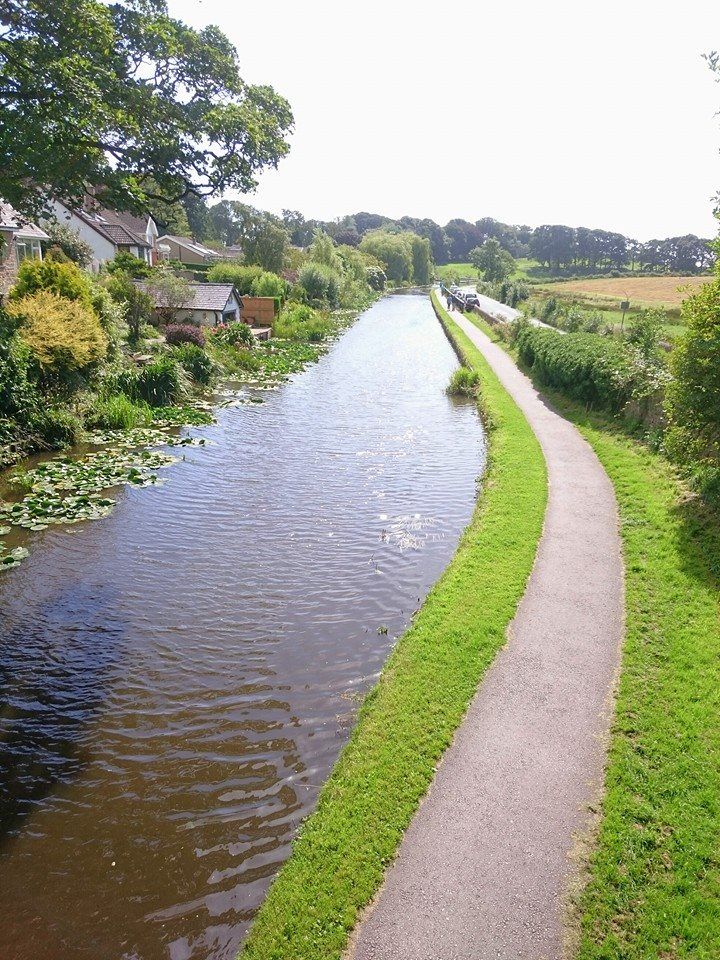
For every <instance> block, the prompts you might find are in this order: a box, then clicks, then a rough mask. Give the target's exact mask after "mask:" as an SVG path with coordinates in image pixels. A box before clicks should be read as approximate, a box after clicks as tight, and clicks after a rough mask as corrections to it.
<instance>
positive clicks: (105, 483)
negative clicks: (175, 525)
mask: <svg viewBox="0 0 720 960" xmlns="http://www.w3.org/2000/svg"><path fill="white" fill-rule="evenodd" d="M160 413H162V417H163V418H162V419H159V422H160V423H163V424H167V425H169V426H176V425H180V424H182V423H187V422H188V419H190V420H191V422H193V423H203V424H205V423H210V422H213V419H214V418H213V417H212V414H210V413H208V411H206V410H194V409H193V408H166V409H165V411H164V412H163V411H160ZM90 442H91V443H93V444H95V445H97V446H101V447H105V449H102V450H97V451H95V452H94V453H89V454H87V455H86V456H84V457H82V458H78V459H73V458H72V457H69V456H59V457H55V458H53V459H52V460H46V461H45V462H44V463H40V464H38V465H37V466H36V467H34V468H33V469H31V470H24V471H22V472H18V474H16V477H15V483H14V486H15V489H17V490H18V491H22V492H24V493H25V496H24V497H23V498H22V499H21V500H18V501H13V502H6V501H2V500H0V536H3V535H5V534H7V533H10V531H11V529H12V528H13V527H19V528H21V529H24V530H30V531H33V532H36V531H41V530H46V529H47V528H48V526H49V525H50V524H72V523H79V522H80V521H81V520H99V519H101V518H102V517H106V516H108V514H109V513H110V512H111V511H112V509H113V507H114V505H115V501H114V500H112V499H110V498H109V497H106V496H102V495H101V493H102V492H103V491H105V490H109V489H112V488H113V487H120V486H124V485H126V486H132V487H139V488H142V487H149V486H156V485H158V484H161V483H162V482H163V481H162V478H161V477H160V476H159V475H158V473H157V471H158V470H160V469H162V468H164V467H168V466H170V465H171V464H173V463H177V462H178V457H175V456H172V455H171V454H169V453H165V452H163V451H160V450H156V449H152V448H153V447H159V446H164V447H190V446H204V445H205V443H206V442H207V441H206V440H205V438H204V437H178V436H168V434H167V432H165V431H164V430H162V429H159V428H157V427H151V428H138V429H134V430H128V431H121V430H108V431H104V432H98V433H95V434H93V435H91V437H90ZM26 556H27V549H26V548H25V547H16V548H15V549H14V550H10V551H7V550H6V549H5V548H4V547H3V545H2V544H1V543H0V570H5V569H8V568H9V567H14V566H16V565H17V564H18V563H20V561H21V560H23V559H24V558H25V557H26Z"/></svg>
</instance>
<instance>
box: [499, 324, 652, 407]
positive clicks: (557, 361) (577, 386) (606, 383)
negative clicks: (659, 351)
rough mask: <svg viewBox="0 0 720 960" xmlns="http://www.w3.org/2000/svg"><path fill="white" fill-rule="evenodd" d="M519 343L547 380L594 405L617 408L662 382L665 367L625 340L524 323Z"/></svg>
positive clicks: (522, 356) (525, 360)
mask: <svg viewBox="0 0 720 960" xmlns="http://www.w3.org/2000/svg"><path fill="white" fill-rule="evenodd" d="M516 343H517V347H518V351H519V354H520V359H521V360H522V361H523V363H525V364H526V365H527V366H528V367H530V368H531V369H532V372H533V373H534V374H535V375H536V376H537V377H538V379H539V380H540V381H542V383H544V384H547V385H548V386H550V387H555V388H557V389H558V390H562V391H563V393H565V394H566V395H567V396H569V397H572V398H574V399H575V400H580V401H582V402H583V403H586V404H589V405H590V406H593V407H599V408H602V409H605V410H610V411H612V412H617V411H620V410H622V409H623V407H625V406H626V405H627V404H628V403H629V402H630V401H631V400H640V399H642V398H644V397H647V396H649V395H650V394H652V393H653V392H654V391H655V390H656V388H657V386H658V381H659V373H660V371H659V370H657V369H656V368H655V367H653V366H652V365H650V364H648V362H647V361H645V360H644V358H643V357H642V355H641V354H640V353H639V352H638V351H637V350H636V349H635V348H634V347H632V346H631V345H630V344H627V343H625V342H624V341H622V340H617V339H614V338H612V337H603V336H599V335H598V334H594V333H567V334H565V335H561V334H559V333H557V332H556V331H555V330H547V329H544V328H541V327H533V326H531V325H530V324H521V325H520V327H519V329H518V332H517V338H516Z"/></svg>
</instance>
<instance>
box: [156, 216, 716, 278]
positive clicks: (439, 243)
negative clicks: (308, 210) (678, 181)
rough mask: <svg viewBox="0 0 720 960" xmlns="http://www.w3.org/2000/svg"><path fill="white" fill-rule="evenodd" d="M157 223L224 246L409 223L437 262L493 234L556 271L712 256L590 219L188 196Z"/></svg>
mask: <svg viewBox="0 0 720 960" xmlns="http://www.w3.org/2000/svg"><path fill="white" fill-rule="evenodd" d="M153 213H154V214H155V216H156V218H157V219H158V220H159V221H160V223H161V225H162V226H164V227H165V228H167V229H168V230H169V231H170V232H173V233H181V234H182V233H191V234H192V235H193V236H194V237H195V239H197V240H201V241H204V242H205V243H208V244H216V245H220V246H223V247H233V246H242V245H243V244H244V243H245V242H246V241H247V240H248V238H249V237H250V236H251V235H252V236H257V233H258V230H261V231H263V230H268V229H280V230H282V231H284V233H285V235H286V238H287V242H288V243H290V244H292V245H294V246H298V247H307V246H309V244H310V243H312V240H313V234H314V231H315V229H316V228H318V227H320V228H322V229H323V230H324V231H325V232H326V233H328V234H329V235H330V236H331V237H332V238H333V239H334V240H335V242H336V243H338V244H346V245H348V246H351V247H356V246H359V245H360V242H361V241H362V239H363V237H364V236H365V235H366V234H367V233H369V232H370V231H374V230H378V229H381V230H383V231H389V232H401V231H412V232H413V233H416V234H418V235H419V236H421V237H425V238H427V239H428V240H429V241H430V248H431V251H432V258H433V260H434V262H435V263H437V264H443V263H463V262H467V261H468V260H469V259H470V252H471V250H474V249H475V248H476V247H479V246H482V244H483V243H484V242H485V241H486V240H488V239H490V238H494V239H495V240H497V241H498V242H499V243H500V245H501V246H502V247H503V248H504V249H505V250H507V251H508V252H509V253H510V254H512V256H513V257H515V258H516V259H518V258H521V257H529V258H532V259H534V260H537V261H538V262H539V263H541V264H542V265H543V266H544V267H545V268H546V269H547V270H549V271H551V272H557V273H563V272H565V273H567V272H572V273H605V272H608V271H611V270H625V269H630V270H642V271H650V272H660V273H702V272H704V271H707V270H709V269H710V268H711V267H712V265H713V263H714V260H715V255H714V253H713V250H712V247H711V241H710V240H708V239H704V238H702V237H696V236H694V235H693V234H688V235H687V236H684V237H668V238H666V239H663V240H649V241H648V242H647V243H640V242H638V241H637V240H633V239H631V238H630V237H625V236H623V235H622V234H621V233H613V232H612V231H609V230H594V229H590V228H588V227H567V226H563V225H562V224H543V225H542V226H539V227H535V228H533V227H528V226H516V225H513V224H507V223H500V222H499V221H498V220H493V219H492V218H491V217H484V218H483V219H482V220H476V221H475V222H474V223H471V222H470V221H468V220H459V219H456V220H450V221H449V223H446V224H445V226H444V227H442V226H440V224H437V223H435V222H434V221H433V220H429V219H420V218H418V217H401V218H400V219H399V220H393V219H391V218H390V217H384V216H382V215H381V214H377V213H364V212H362V213H355V214H352V215H350V216H347V217H342V218H340V219H339V220H333V221H323V220H306V219H305V217H304V216H303V215H302V214H301V213H299V212H298V211H297V210H283V212H282V216H274V215H273V214H268V213H264V212H262V211H259V210H256V209H255V208H254V207H252V206H250V205H248V204H245V203H241V202H239V201H235V200H222V201H220V202H219V203H216V204H214V205H213V206H206V205H205V204H204V203H203V201H202V200H199V199H197V198H193V197H190V198H188V200H187V201H185V202H184V204H183V205H182V206H180V205H179V204H175V205H173V206H172V207H167V208H165V209H158V210H156V211H153Z"/></svg>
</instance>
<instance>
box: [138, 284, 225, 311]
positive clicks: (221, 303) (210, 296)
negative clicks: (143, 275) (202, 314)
mask: <svg viewBox="0 0 720 960" xmlns="http://www.w3.org/2000/svg"><path fill="white" fill-rule="evenodd" d="M138 286H139V287H141V288H142V289H143V290H145V291H146V292H147V293H150V294H151V295H153V296H154V299H155V306H156V307H163V306H167V303H163V302H162V300H161V298H160V297H158V296H157V293H155V292H154V291H153V290H152V289H148V285H147V284H145V283H142V282H138ZM234 289H235V287H234V286H233V284H232V283H188V296H187V300H186V301H185V303H183V305H182V307H180V308H179V309H181V310H208V311H222V310H224V309H225V307H226V306H227V302H228V300H229V299H230V297H231V296H232V293H233V290H234Z"/></svg>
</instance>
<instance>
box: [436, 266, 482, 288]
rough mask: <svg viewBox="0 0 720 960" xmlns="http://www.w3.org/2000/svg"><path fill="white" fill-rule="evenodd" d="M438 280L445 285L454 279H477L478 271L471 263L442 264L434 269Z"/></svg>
mask: <svg viewBox="0 0 720 960" xmlns="http://www.w3.org/2000/svg"><path fill="white" fill-rule="evenodd" d="M435 270H436V272H437V275H438V278H439V279H440V280H444V281H445V282H447V283H450V282H451V281H454V280H455V279H456V278H461V277H472V278H473V279H477V277H478V270H477V267H474V266H473V265H472V264H471V263H443V264H441V265H440V266H437V267H436V268H435Z"/></svg>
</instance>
